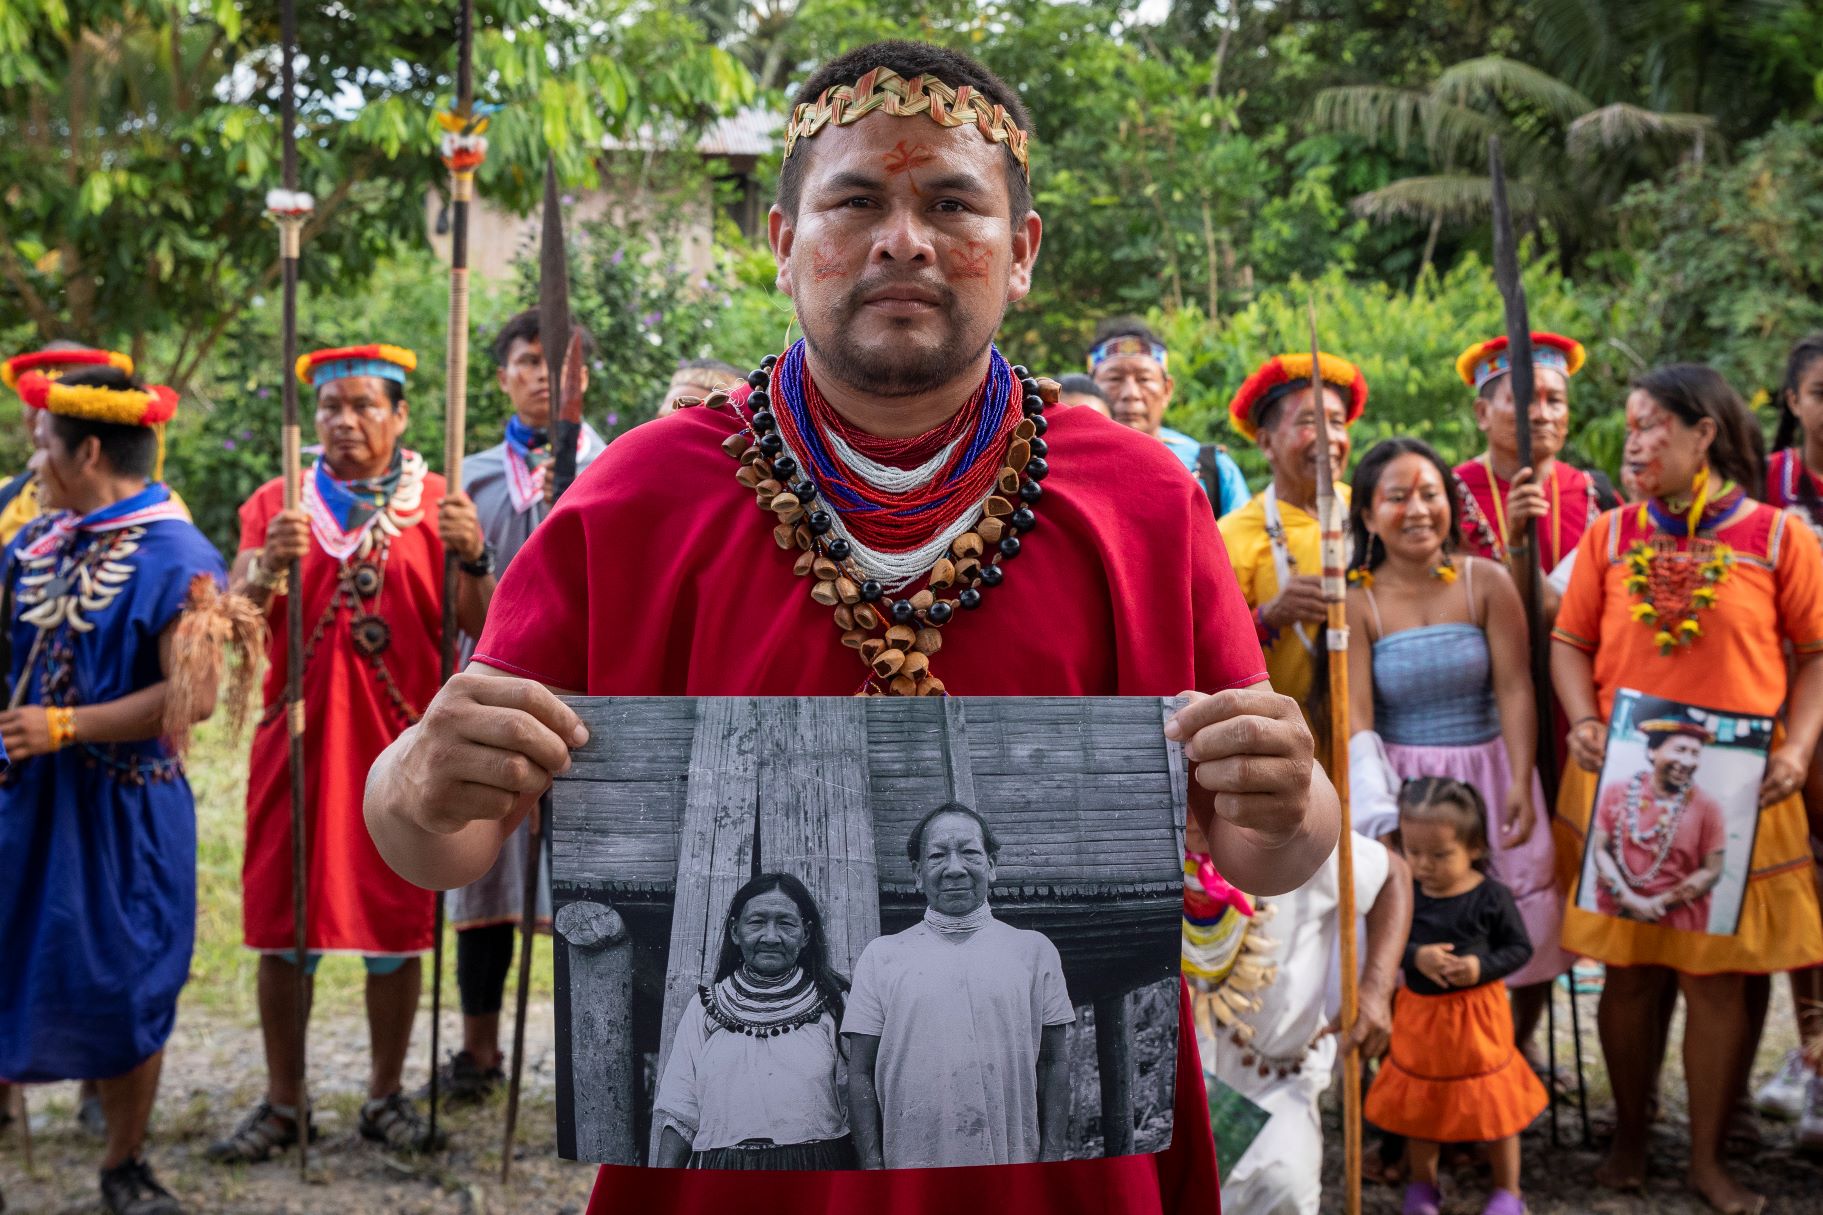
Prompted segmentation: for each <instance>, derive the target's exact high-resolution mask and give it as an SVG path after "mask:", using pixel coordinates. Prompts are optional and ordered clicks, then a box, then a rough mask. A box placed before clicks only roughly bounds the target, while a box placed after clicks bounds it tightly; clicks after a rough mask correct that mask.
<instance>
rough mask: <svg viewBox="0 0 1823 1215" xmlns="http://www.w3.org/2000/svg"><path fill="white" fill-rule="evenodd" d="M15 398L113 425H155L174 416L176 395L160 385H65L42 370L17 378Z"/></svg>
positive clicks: (67, 415)
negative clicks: (133, 386)
mask: <svg viewBox="0 0 1823 1215" xmlns="http://www.w3.org/2000/svg"><path fill="white" fill-rule="evenodd" d="M19 395H20V397H21V398H23V399H24V401H25V403H26V404H27V405H29V406H31V407H32V408H33V409H48V410H50V411H51V412H52V413H56V414H62V415H63V416H64V417H69V418H83V419H85V420H87V421H90V422H111V423H113V424H114V425H116V426H159V425H162V424H163V423H165V422H169V421H170V420H171V419H172V418H174V417H176V416H177V392H176V391H175V390H174V389H170V388H167V387H165V386H164V385H163V384H151V385H147V386H146V387H144V388H137V387H135V388H108V387H105V386H103V385H100V384H69V383H65V382H64V381H62V380H53V379H52V378H51V377H50V376H48V375H46V374H45V373H44V372H42V371H28V372H26V373H25V374H24V375H22V376H20V377H19Z"/></svg>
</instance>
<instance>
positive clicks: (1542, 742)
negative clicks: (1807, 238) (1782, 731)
mask: <svg viewBox="0 0 1823 1215" xmlns="http://www.w3.org/2000/svg"><path fill="white" fill-rule="evenodd" d="M1488 185H1489V188H1490V191H1491V195H1492V202H1493V213H1494V214H1493V218H1494V282H1495V283H1496V284H1497V285H1498V286H1499V288H1500V297H1501V301H1502V303H1503V304H1504V305H1505V311H1506V332H1507V356H1508V358H1509V360H1510V364H1511V370H1509V371H1508V373H1507V374H1508V376H1509V377H1510V379H1509V383H1510V384H1511V385H1512V389H1513V437H1514V442H1515V445H1516V446H1517V447H1518V449H1519V466H1520V467H1521V468H1532V467H1533V465H1532V407H1533V400H1532V397H1533V395H1534V385H1533V376H1532V324H1531V319H1530V317H1529V316H1528V315H1527V309H1526V298H1525V282H1524V281H1523V280H1522V279H1521V278H1520V275H1519V246H1518V244H1517V242H1516V241H1515V240H1514V239H1513V215H1512V210H1511V208H1510V207H1509V206H1508V205H1507V179H1506V162H1505V160H1504V159H1503V158H1502V156H1501V152H1500V137H1499V136H1498V135H1490V136H1488ZM1489 475H1490V476H1491V475H1492V473H1491V472H1490V474H1489ZM1532 479H1533V480H1534V481H1535V482H1536V481H1537V480H1538V475H1537V470H1536V469H1535V468H1534V469H1533V478H1532ZM1509 530H1511V535H1510V536H1509V537H1508V540H1507V548H1508V549H1509V551H1510V552H1511V554H1512V556H1513V557H1515V558H1517V560H1516V561H1515V564H1516V565H1517V566H1518V567H1519V570H1520V571H1523V574H1522V576H1521V577H1520V579H1519V581H1520V583H1521V589H1522V590H1523V591H1524V595H1523V596H1522V598H1523V600H1524V603H1525V623H1526V637H1527V639H1528V640H1529V641H1530V643H1531V656H1532V696H1533V704H1534V706H1535V711H1536V715H1537V718H1538V747H1537V763H1538V772H1539V776H1540V777H1541V778H1542V781H1543V784H1544V787H1545V789H1546V790H1548V791H1550V792H1551V793H1553V794H1554V793H1555V792H1556V790H1557V779H1558V772H1557V749H1556V744H1555V742H1554V741H1553V735H1554V733H1555V729H1556V726H1555V723H1556V721H1557V705H1556V700H1555V699H1554V697H1553V696H1552V693H1551V639H1550V636H1549V633H1550V630H1549V629H1547V628H1546V627H1545V609H1544V571H1543V570H1541V569H1540V553H1539V551H1538V545H1536V544H1534V543H1533V542H1532V531H1533V529H1532V528H1531V527H1530V526H1527V527H1523V528H1518V529H1516V530H1514V529H1509ZM1540 829H1542V830H1546V831H1548V830H1550V824H1549V823H1548V822H1547V823H1541V824H1539V826H1538V827H1534V828H1533V830H1540ZM1545 1011H1546V1014H1547V1024H1546V1026H1545V1038H1546V1051H1547V1054H1548V1060H1547V1065H1548V1066H1549V1067H1550V1069H1551V1080H1552V1083H1553V1084H1555V1082H1556V1074H1557V995H1556V987H1555V984H1553V986H1552V988H1551V993H1550V995H1549V996H1548V997H1547V999H1546V1003H1545ZM1570 1036H1571V1038H1572V1040H1573V1041H1574V1044H1575V1053H1576V1096H1577V1106H1578V1108H1579V1110H1580V1111H1581V1115H1582V1137H1583V1142H1584V1143H1587V1142H1589V1092H1588V1084H1587V1082H1586V1081H1585V1080H1584V1077H1583V1070H1582V1016H1581V1012H1580V1011H1579V1010H1578V1008H1577V1006H1576V984H1575V981H1574V976H1572V981H1571V984H1570ZM1558 1134H1559V1132H1558V1125H1557V1102H1556V1100H1555V1098H1553V1100H1552V1101H1551V1143H1552V1144H1553V1146H1555V1145H1556V1144H1557V1142H1558Z"/></svg>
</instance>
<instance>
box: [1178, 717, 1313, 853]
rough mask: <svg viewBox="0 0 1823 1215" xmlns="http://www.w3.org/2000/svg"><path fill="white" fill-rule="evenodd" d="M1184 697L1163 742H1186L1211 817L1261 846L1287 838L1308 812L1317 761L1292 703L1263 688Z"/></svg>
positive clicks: (1192, 776)
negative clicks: (1209, 799)
mask: <svg viewBox="0 0 1823 1215" xmlns="http://www.w3.org/2000/svg"><path fill="white" fill-rule="evenodd" d="M1185 695H1187V696H1189V697H1190V698H1191V699H1190V702H1189V703H1188V704H1186V705H1184V707H1183V708H1181V709H1179V710H1178V711H1177V713H1176V714H1175V715H1174V716H1173V717H1172V718H1171V720H1170V721H1168V722H1167V723H1165V737H1166V738H1170V739H1174V740H1179V741H1181V742H1182V743H1183V744H1184V758H1185V759H1187V760H1188V761H1189V762H1190V764H1191V768H1190V779H1191V782H1192V784H1193V786H1194V787H1196V788H1200V789H1202V790H1205V791H1206V792H1208V793H1209V794H1211V795H1212V800H1213V802H1214V809H1215V813H1216V814H1217V816H1219V817H1220V818H1222V819H1224V820H1226V821H1227V822H1229V823H1232V824H1233V825H1234V826H1236V827H1240V828H1243V829H1245V830H1247V831H1250V832H1252V833H1253V834H1254V835H1255V836H1257V837H1258V839H1259V842H1260V843H1261V845H1262V846H1264V847H1266V848H1273V847H1277V846H1280V845H1282V844H1285V843H1287V842H1288V841H1290V840H1291V839H1292V838H1293V837H1294V836H1296V835H1297V833H1298V831H1299V829H1300V828H1302V827H1303V825H1304V818H1305V815H1306V814H1307V813H1308V812H1309V809H1310V779H1311V769H1312V768H1313V767H1314V766H1315V762H1316V760H1315V750H1316V744H1315V742H1314V741H1312V739H1311V737H1310V728H1309V727H1308V726H1307V725H1305V723H1304V714H1303V712H1302V711H1300V710H1299V708H1298V702H1297V701H1295V700H1293V699H1291V697H1289V696H1281V695H1280V694H1279V693H1277V692H1274V691H1273V690H1272V689H1271V688H1268V687H1266V686H1265V685H1263V684H1262V685H1259V686H1256V687H1251V688H1230V689H1228V690H1227V691H1225V692H1217V693H1216V694H1215V695H1214V696H1205V695H1203V694H1202V693H1200V692H1189V693H1186V694H1185Z"/></svg>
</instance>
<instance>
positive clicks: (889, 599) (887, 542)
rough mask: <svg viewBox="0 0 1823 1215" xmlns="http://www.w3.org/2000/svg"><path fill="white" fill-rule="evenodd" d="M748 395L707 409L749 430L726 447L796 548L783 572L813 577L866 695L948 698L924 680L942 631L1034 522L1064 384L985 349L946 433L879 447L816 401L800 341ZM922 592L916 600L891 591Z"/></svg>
mask: <svg viewBox="0 0 1823 1215" xmlns="http://www.w3.org/2000/svg"><path fill="white" fill-rule="evenodd" d="M747 383H748V385H750V386H751V389H752V391H751V392H750V393H748V394H747V395H746V397H745V399H744V400H740V399H736V398H733V397H729V396H726V395H724V394H721V393H714V394H711V395H710V397H709V398H708V400H707V401H705V402H704V404H706V405H708V406H711V407H714V406H716V405H721V404H724V403H726V404H729V405H731V406H733V407H734V409H735V413H736V415H737V416H739V417H741V418H742V419H743V420H744V421H745V422H746V426H745V427H743V428H742V429H741V430H739V431H737V432H735V433H734V434H732V435H730V436H728V438H727V440H726V441H725V442H724V443H723V444H722V448H723V450H725V451H726V452H727V453H728V454H729V455H730V456H733V457H735V458H737V459H739V461H740V468H739V469H738V470H737V471H736V472H735V479H736V480H738V481H739V482H740V483H741V484H742V485H743V486H745V487H746V488H748V489H750V490H752V491H753V494H754V499H755V501H756V503H757V504H758V505H759V507H760V509H762V510H765V511H769V512H771V513H772V514H773V516H774V517H775V518H776V519H777V523H776V525H775V526H774V527H773V531H772V536H773V540H774V541H775V542H776V543H777V544H778V546H779V547H780V548H782V549H786V550H790V549H792V548H796V549H797V550H798V557H797V560H796V563H795V564H794V566H793V572H795V573H796V574H798V575H799V576H800V577H807V578H809V579H810V580H811V584H810V596H811V598H812V599H814V600H816V601H817V602H818V603H820V604H823V605H824V606H825V607H828V608H830V609H832V611H833V614H834V617H835V623H836V627H837V628H839V629H841V630H842V644H843V645H845V646H847V647H848V648H849V649H852V650H854V651H856V653H857V654H858V655H859V657H860V660H861V662H862V663H863V664H864V665H865V667H866V668H867V672H868V673H867V675H866V676H865V677H864V679H863V682H862V685H861V689H860V694H861V695H870V696H871V695H889V696H940V695H943V694H944V692H945V688H944V685H943V681H942V680H941V679H938V678H937V676H936V675H935V674H933V673H932V671H931V656H932V655H934V654H935V653H936V652H937V651H938V649H939V648H940V647H941V645H942V643H943V639H942V635H941V633H940V632H939V630H940V629H941V628H942V627H943V626H944V625H945V624H947V623H948V622H949V621H950V620H951V619H952V618H953V617H954V615H955V612H956V609H957V608H961V609H962V610H964V611H973V610H975V609H976V608H979V607H980V606H981V602H982V594H983V592H985V591H988V590H991V589H992V588H994V587H996V586H999V585H1000V584H1001V582H1002V581H1003V580H1004V579H1005V576H1006V575H1005V570H1004V568H1003V563H1004V562H1007V561H1010V560H1012V559H1013V558H1014V557H1017V556H1018V555H1019V552H1020V548H1021V539H1020V537H1021V535H1022V534H1023V533H1026V532H1029V531H1031V530H1032V529H1033V528H1034V527H1036V526H1037V524H1038V520H1037V516H1036V514H1035V513H1034V511H1033V507H1035V506H1036V505H1037V504H1038V501H1039V499H1040V498H1041V497H1043V495H1044V490H1043V487H1042V486H1041V485H1040V484H1039V482H1041V481H1043V480H1044V479H1045V477H1046V476H1047V475H1048V474H1049V472H1050V468H1049V466H1048V465H1047V464H1046V463H1045V456H1046V454H1047V450H1048V449H1047V447H1046V445H1045V441H1044V438H1043V435H1044V433H1045V431H1046V430H1047V429H1048V424H1047V423H1046V421H1045V418H1044V411H1045V407H1046V406H1048V405H1051V404H1054V403H1055V402H1056V400H1057V391H1058V385H1057V384H1056V383H1054V382H1053V381H1050V380H1040V379H1036V378H1034V377H1033V376H1032V374H1031V373H1030V372H1029V371H1027V370H1026V369H1025V368H1024V367H1008V366H1007V364H1006V362H1005V360H1004V359H1002V358H1001V357H1000V352H999V351H998V350H993V351H991V358H990V364H989V369H988V375H987V379H986V380H985V381H984V382H983V384H982V386H981V387H980V388H979V389H977V391H976V393H975V395H974V396H973V397H971V398H970V400H969V402H968V404H967V405H965V406H964V407H963V408H962V409H961V410H959V411H958V412H957V413H956V415H955V416H954V417H952V418H951V419H950V421H949V422H947V423H946V424H945V425H943V426H941V427H939V428H937V430H935V431H933V432H931V433H930V434H928V435H922V436H918V437H917V438H914V439H908V440H881V439H876V438H872V437H871V436H865V435H861V434H859V433H856V432H853V431H851V430H849V428H848V427H847V426H846V425H845V424H843V423H842V421H841V419H840V418H839V417H838V416H837V415H836V414H835V411H834V409H833V408H831V407H830V406H829V404H828V402H827V401H825V400H824V399H823V397H822V395H821V394H820V393H819V392H817V390H816V385H815V384H814V383H813V382H812V381H811V379H810V375H809V371H808V369H807V367H806V366H805V362H804V343H803V342H802V341H799V342H798V343H796V344H795V345H793V346H792V347H791V348H790V349H789V350H787V351H786V352H785V354H784V356H783V357H782V358H781V357H780V356H778V355H767V356H766V358H765V359H764V360H763V361H762V362H761V363H760V366H759V369H758V370H756V371H754V372H753V373H752V374H751V375H749V376H748V377H747ZM1015 384H1016V385H1017V386H1018V390H1019V391H1018V392H1017V393H1015V391H1014V386H1015ZM737 396H738V390H737ZM1015 400H1017V402H1018V405H1019V409H1018V410H1017V411H1015V410H1014V408H1013V404H1014V401H1015ZM1001 452H1004V458H1001V459H998V460H996V459H995V458H994V457H995V455H996V454H997V453H1001ZM908 463H909V464H912V467H910V468H907V467H903V466H904V465H905V464H908ZM818 498H822V499H823V502H824V504H825V505H826V506H827V508H828V509H824V508H823V507H820V506H819V505H817V499H818ZM921 537H929V538H928V539H923V538H921ZM919 579H924V580H925V586H924V589H922V590H919V591H917V592H916V593H915V594H912V595H909V596H905V595H901V594H900V592H903V591H904V590H905V589H906V588H907V587H909V586H910V585H911V584H912V583H914V582H916V581H918V580H919ZM952 591H953V592H954V597H953V598H951V597H941V598H940V597H939V596H944V594H945V592H952ZM876 631H878V635H876ZM876 681H877V682H876Z"/></svg>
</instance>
